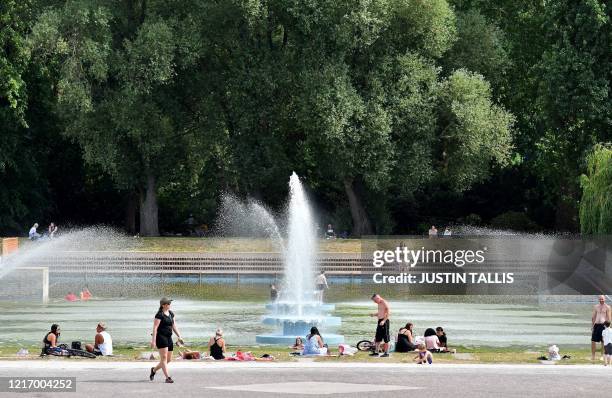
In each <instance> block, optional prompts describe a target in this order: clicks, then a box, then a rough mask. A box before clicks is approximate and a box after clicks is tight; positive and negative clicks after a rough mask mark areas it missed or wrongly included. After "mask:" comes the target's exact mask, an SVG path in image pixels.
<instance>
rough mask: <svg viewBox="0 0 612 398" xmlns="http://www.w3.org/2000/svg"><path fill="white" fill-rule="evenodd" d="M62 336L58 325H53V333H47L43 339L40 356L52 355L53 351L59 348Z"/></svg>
mask: <svg viewBox="0 0 612 398" xmlns="http://www.w3.org/2000/svg"><path fill="white" fill-rule="evenodd" d="M59 336H60V327H59V325H58V324H57V323H54V324H53V325H51V331H50V332H47V334H46V335H45V337H44V338H43V349H42V352H41V353H40V355H41V356H42V355H50V353H51V351H53V350H55V349H56V348H57V343H58V341H59Z"/></svg>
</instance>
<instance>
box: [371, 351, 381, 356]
mask: <svg viewBox="0 0 612 398" xmlns="http://www.w3.org/2000/svg"><path fill="white" fill-rule="evenodd" d="M378 355H379V354H378V353H377V352H373V353H371V354H370V356H371V357H377V356H378Z"/></svg>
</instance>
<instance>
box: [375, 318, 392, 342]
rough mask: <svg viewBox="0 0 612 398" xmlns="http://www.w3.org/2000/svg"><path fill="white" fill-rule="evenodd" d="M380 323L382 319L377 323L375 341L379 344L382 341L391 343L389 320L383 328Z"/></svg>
mask: <svg viewBox="0 0 612 398" xmlns="http://www.w3.org/2000/svg"><path fill="white" fill-rule="evenodd" d="M380 321H382V319H379V320H378V322H376V337H375V338H374V341H375V342H377V343H379V342H381V341H384V342H385V343H388V342H389V341H391V339H390V338H389V320H388V319H387V320H386V321H385V323H383V324H382V326H381V325H380Z"/></svg>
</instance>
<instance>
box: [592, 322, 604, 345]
mask: <svg viewBox="0 0 612 398" xmlns="http://www.w3.org/2000/svg"><path fill="white" fill-rule="evenodd" d="M604 329H605V326H604V324H603V323H596V324H595V325H593V335H592V336H591V341H592V342H594V343H599V342H601V341H602V337H601V333H602V332H603V331H604Z"/></svg>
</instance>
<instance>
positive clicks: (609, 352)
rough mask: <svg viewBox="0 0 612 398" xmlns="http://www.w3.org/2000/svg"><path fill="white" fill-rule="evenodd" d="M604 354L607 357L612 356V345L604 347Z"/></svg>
mask: <svg viewBox="0 0 612 398" xmlns="http://www.w3.org/2000/svg"><path fill="white" fill-rule="evenodd" d="M604 353H605V354H606V355H612V343H608V344H606V345H605V346H604Z"/></svg>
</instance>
